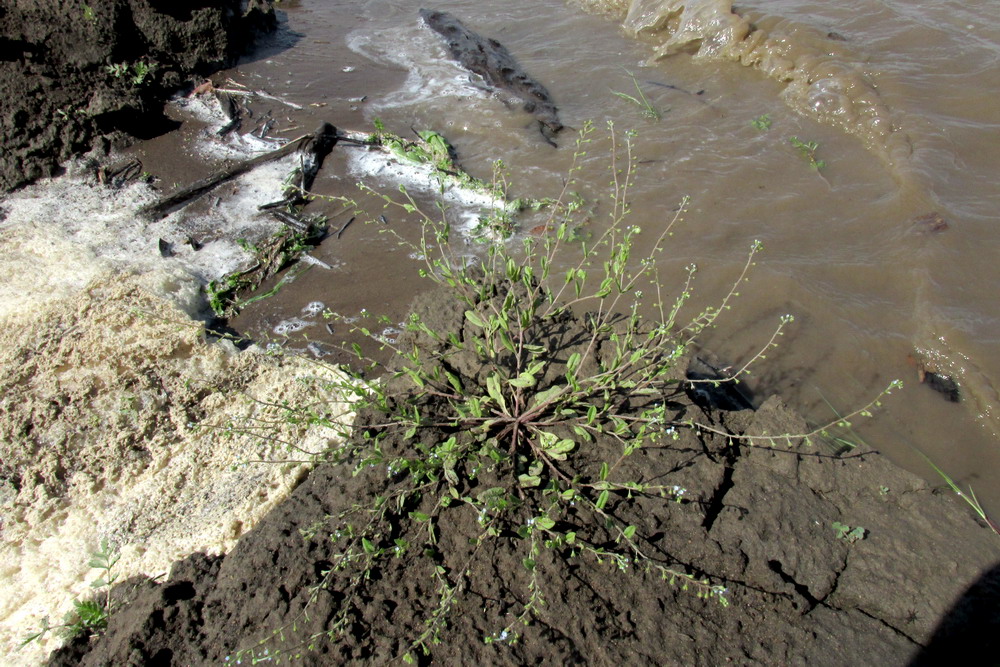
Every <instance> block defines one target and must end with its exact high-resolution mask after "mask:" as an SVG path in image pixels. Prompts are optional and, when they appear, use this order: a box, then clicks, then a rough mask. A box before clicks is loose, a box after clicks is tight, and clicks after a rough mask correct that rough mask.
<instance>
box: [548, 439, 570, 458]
mask: <svg viewBox="0 0 1000 667" xmlns="http://www.w3.org/2000/svg"><path fill="white" fill-rule="evenodd" d="M574 447H576V442H574V441H573V440H570V439H569V438H564V439H562V440H559V441H558V442H554V443H552V444H550V445H548V446H546V445H542V449H543V450H544V451H545V454H546V455H547V456H548V457H549V458H553V459H555V460H556V461H565V460H566V455H567V454H569V453H570V452H571V451H573V448H574Z"/></svg>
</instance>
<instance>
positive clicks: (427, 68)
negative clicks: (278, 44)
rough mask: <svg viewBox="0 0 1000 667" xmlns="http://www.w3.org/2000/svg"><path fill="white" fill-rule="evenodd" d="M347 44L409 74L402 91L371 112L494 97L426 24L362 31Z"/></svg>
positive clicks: (382, 100)
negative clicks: (474, 78)
mask: <svg viewBox="0 0 1000 667" xmlns="http://www.w3.org/2000/svg"><path fill="white" fill-rule="evenodd" d="M347 45H348V47H349V48H350V49H351V50H352V51H354V52H355V53H357V54H359V55H362V56H364V57H365V58H368V59H369V60H372V61H374V62H376V63H379V64H382V65H390V66H394V67H401V68H403V69H405V70H406V71H407V72H408V74H407V77H406V81H405V83H403V85H402V86H401V87H400V88H399V89H398V90H396V91H394V92H392V93H390V94H388V95H385V96H383V97H382V98H380V99H378V100H372V101H371V102H370V103H369V104H368V108H370V109H376V110H377V109H392V108H397V107H409V106H416V105H419V104H424V103H426V102H428V101H431V100H442V99H445V100H447V99H449V98H452V99H454V98H458V99H461V100H464V101H465V103H468V101H469V100H476V99H479V100H486V99H489V98H490V93H489V92H488V91H487V90H486V89H485V84H483V83H482V81H481V79H480V80H479V85H478V86H477V85H475V84H473V83H472V82H470V78H469V77H470V75H469V72H468V71H467V70H464V69H462V68H461V67H459V65H458V64H457V63H455V62H454V61H453V60H451V58H449V57H448V55H447V54H446V53H445V49H444V45H443V44H442V43H441V39H440V37H438V35H437V34H436V33H434V32H432V31H431V30H430V29H428V28H427V27H426V26H424V24H423V22H422V21H420V22H416V23H414V24H413V25H412V26H411V27H407V28H403V29H402V30H401V29H400V28H399V27H394V28H388V29H382V30H379V29H371V28H360V29H357V30H354V31H353V32H351V33H350V34H349V35H348V36H347ZM447 104H449V105H450V102H447Z"/></svg>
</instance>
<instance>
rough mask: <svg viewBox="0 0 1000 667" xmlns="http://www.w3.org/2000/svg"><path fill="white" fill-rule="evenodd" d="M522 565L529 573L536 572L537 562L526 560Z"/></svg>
mask: <svg viewBox="0 0 1000 667" xmlns="http://www.w3.org/2000/svg"><path fill="white" fill-rule="evenodd" d="M521 563H523V564H524V568H525V569H526V570H527V571H528V572H534V571H535V561H534V560H532V559H531V558H525V559H524V560H522V561H521Z"/></svg>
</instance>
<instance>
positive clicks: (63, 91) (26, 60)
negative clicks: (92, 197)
mask: <svg viewBox="0 0 1000 667" xmlns="http://www.w3.org/2000/svg"><path fill="white" fill-rule="evenodd" d="M0 21H2V25H3V34H2V35H0V133H2V135H3V137H4V150H3V152H2V154H0V192H5V191H8V190H11V189H13V188H16V187H19V186H21V185H24V184H25V183H30V182H31V181H34V180H36V179H38V178H41V177H43V176H50V175H53V174H55V173H56V172H57V170H58V166H59V164H60V163H62V162H63V161H65V160H67V159H68V158H70V157H71V156H74V155H78V154H81V153H84V152H87V151H89V150H90V149H91V148H93V147H95V146H96V147H98V148H101V149H107V148H108V147H109V146H110V145H111V144H113V143H118V144H120V143H122V142H125V141H128V140H130V139H131V138H135V137H140V138H147V137H151V136H155V135H157V134H160V133H162V132H164V131H165V130H167V129H169V128H170V123H169V121H168V120H167V119H166V118H165V117H164V116H163V115H162V113H161V108H162V105H163V101H164V100H165V99H166V98H167V97H168V96H169V95H171V94H173V93H174V92H175V91H176V90H177V88H179V87H181V86H182V85H184V83H185V81H187V80H188V79H189V78H191V77H192V76H193V75H203V74H206V73H208V72H210V71H214V70H217V69H219V68H221V67H224V66H226V65H228V64H230V63H232V62H233V61H234V60H235V58H236V56H237V55H238V54H240V53H241V52H242V51H243V50H244V49H245V48H246V47H247V46H248V45H249V44H250V43H252V41H253V40H254V38H255V36H256V35H257V34H258V33H259V32H261V31H266V30H269V29H271V28H272V27H273V26H274V24H275V17H274V11H273V9H272V8H271V6H270V3H269V2H268V1H267V0H226V1H225V2H208V1H204V0H195V1H191V2H184V3H173V2H157V1H155V0H100V1H99V2H98V1H94V2H91V3H89V4H87V3H84V2H78V1H77V0H43V1H35V0H31V1H22V0H15V2H13V3H4V6H3V7H0Z"/></svg>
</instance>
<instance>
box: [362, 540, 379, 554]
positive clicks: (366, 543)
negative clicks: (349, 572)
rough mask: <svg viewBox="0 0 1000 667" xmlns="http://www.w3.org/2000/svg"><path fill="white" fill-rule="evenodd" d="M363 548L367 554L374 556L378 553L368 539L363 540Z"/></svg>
mask: <svg viewBox="0 0 1000 667" xmlns="http://www.w3.org/2000/svg"><path fill="white" fill-rule="evenodd" d="M361 546H362V547H364V550H365V553H366V554H373V553H375V551H376V549H375V545H374V544H372V543H371V540H369V539H368V538H367V537H362V538H361Z"/></svg>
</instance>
